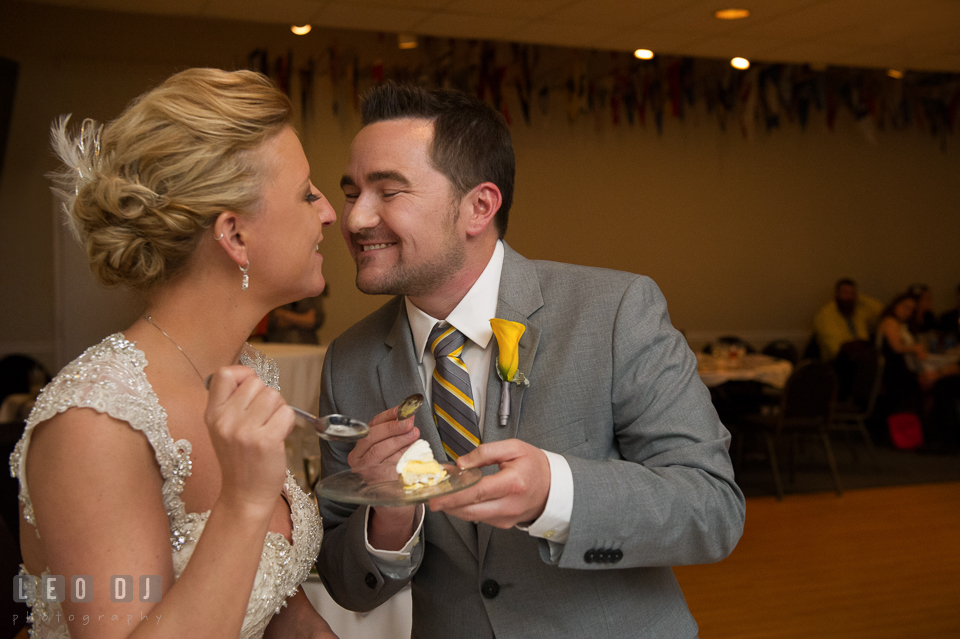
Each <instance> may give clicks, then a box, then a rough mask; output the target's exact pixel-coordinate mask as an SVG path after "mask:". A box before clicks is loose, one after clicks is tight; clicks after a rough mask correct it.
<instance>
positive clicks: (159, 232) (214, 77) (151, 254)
mask: <svg viewBox="0 0 960 639" xmlns="http://www.w3.org/2000/svg"><path fill="white" fill-rule="evenodd" d="M290 117H291V106H290V101H289V100H288V99H287V97H286V96H285V95H284V94H283V93H281V92H280V91H278V90H277V88H276V87H275V86H274V85H273V83H272V82H271V81H270V80H269V79H268V78H266V77H265V76H263V75H261V74H259V73H254V72H252V71H232V72H228V71H221V70H219V69H188V70H186V71H181V72H180V73H177V74H176V75H173V76H171V77H170V78H168V79H167V80H166V81H165V82H164V83H163V84H161V85H160V86H158V87H157V88H155V89H153V90H152V91H149V92H147V93H145V94H144V95H142V96H140V97H139V98H137V99H136V100H134V101H133V102H132V103H131V104H130V105H129V106H128V107H127V109H126V110H125V111H124V112H123V114H122V115H120V117H118V118H117V119H116V120H114V121H112V122H110V123H108V124H106V125H105V126H103V127H100V126H99V125H97V124H96V123H95V122H92V121H90V120H87V121H85V122H84V123H83V125H82V126H81V127H80V130H79V131H75V132H72V133H71V132H68V127H67V120H68V119H69V116H67V117H66V118H61V120H60V121H59V122H58V123H56V124H54V126H53V130H52V138H53V146H54V149H55V151H56V152H57V155H58V156H59V157H60V159H61V160H62V161H63V163H64V166H63V168H62V169H61V170H60V171H58V172H56V173H54V174H52V176H51V177H52V178H53V179H54V182H55V184H56V188H55V189H54V190H55V191H56V192H57V193H58V194H59V195H60V196H61V197H62V199H63V202H64V210H65V211H66V214H67V219H68V221H69V224H70V226H71V227H72V228H73V230H74V231H75V233H76V235H77V236H78V238H79V239H80V241H81V243H82V244H83V245H84V247H85V249H86V251H87V256H88V258H89V260H90V267H91V269H92V270H93V273H94V275H96V277H97V279H98V280H99V281H100V282H102V283H103V284H106V285H117V284H123V285H127V286H129V287H131V288H133V289H135V290H140V291H149V290H150V289H152V288H154V287H155V286H157V285H159V284H161V283H163V282H166V281H169V279H171V278H173V277H175V276H176V275H177V274H178V273H180V272H182V270H183V269H184V267H185V266H186V265H187V263H188V261H189V259H190V256H191V255H192V254H193V252H194V249H195V248H196V246H197V243H198V242H199V240H200V236H201V233H202V232H203V231H204V230H205V229H207V228H209V227H210V226H211V225H212V224H213V223H214V222H215V221H216V218H217V216H218V215H219V214H220V213H221V212H223V211H233V212H235V213H238V214H254V213H255V212H256V207H257V201H258V198H259V193H260V186H261V183H262V179H263V175H262V172H263V167H261V166H259V163H258V161H257V157H258V156H257V155H256V154H255V153H251V151H252V150H253V149H256V148H257V147H259V146H260V145H261V144H263V143H264V142H265V141H266V140H267V139H268V138H270V137H271V136H273V135H274V134H276V133H279V132H280V130H282V129H283V127H284V126H285V125H287V124H288V123H289V121H290Z"/></svg>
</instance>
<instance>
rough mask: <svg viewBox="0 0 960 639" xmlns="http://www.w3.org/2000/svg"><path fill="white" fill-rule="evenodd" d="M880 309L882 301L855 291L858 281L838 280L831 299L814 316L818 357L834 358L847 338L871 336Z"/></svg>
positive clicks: (868, 337)
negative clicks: (818, 349) (818, 347)
mask: <svg viewBox="0 0 960 639" xmlns="http://www.w3.org/2000/svg"><path fill="white" fill-rule="evenodd" d="M882 311H883V304H881V303H880V302H878V301H877V300H875V299H873V298H871V297H867V296H866V295H859V294H858V292H857V283H856V282H854V281H853V280H852V279H849V278H843V279H841V280H838V281H837V284H836V286H835V287H834V291H833V301H832V302H830V303H829V304H827V305H826V306H824V307H823V308H821V309H820V310H819V311H818V312H817V314H816V315H815V316H814V318H813V334H814V336H815V337H816V339H817V344H819V346H820V357H821V358H823V359H824V360H832V359H835V358H836V357H837V354H838V353H839V352H840V347H841V346H843V344H845V343H846V342H851V341H855V340H869V339H871V336H872V335H873V333H874V331H875V330H876V328H877V321H878V320H879V319H880V313H881V312H882Z"/></svg>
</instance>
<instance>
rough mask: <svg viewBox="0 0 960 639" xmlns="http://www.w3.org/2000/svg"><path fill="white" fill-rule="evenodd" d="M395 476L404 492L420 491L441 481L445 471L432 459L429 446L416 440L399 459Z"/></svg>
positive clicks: (422, 440)
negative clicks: (396, 475)
mask: <svg viewBox="0 0 960 639" xmlns="http://www.w3.org/2000/svg"><path fill="white" fill-rule="evenodd" d="M397 474H398V475H400V479H401V480H402V481H403V488H404V490H420V489H421V488H426V487H427V486H433V485H435V484H437V483H439V482H441V481H443V479H444V478H445V477H446V476H447V471H445V470H444V469H443V466H441V465H440V464H438V463H437V460H435V459H434V458H433V450H431V449H430V444H428V443H427V441H426V440H424V439H418V440H417V441H415V442H413V444H412V445H411V446H410V448H408V449H407V450H406V451H404V453H403V455H402V456H401V457H400V460H399V461H398V462H397Z"/></svg>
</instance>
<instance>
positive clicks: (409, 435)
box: [347, 406, 420, 468]
mask: <svg viewBox="0 0 960 639" xmlns="http://www.w3.org/2000/svg"><path fill="white" fill-rule="evenodd" d="M369 425H370V433H369V434H368V435H367V436H366V437H364V438H363V439H361V440H359V441H358V442H357V443H356V445H354V447H353V450H352V451H350V454H349V455H347V463H348V464H350V468H361V467H363V466H373V465H375V464H382V463H384V462H393V463H396V462H397V461H398V460H399V459H400V455H402V454H403V451H405V450H406V449H407V448H408V447H409V446H410V444H412V443H413V442H415V441H417V438H419V437H420V429H419V428H417V427H416V426H414V425H413V417H412V416H411V417H408V418H407V419H404V420H402V421H397V407H396V406H394V407H393V408H388V409H387V410H385V411H383V412H382V413H380V414H379V415H377V416H376V417H374V418H373V419H372V420H370V424H369Z"/></svg>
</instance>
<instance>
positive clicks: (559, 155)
mask: <svg viewBox="0 0 960 639" xmlns="http://www.w3.org/2000/svg"><path fill="white" fill-rule="evenodd" d="M394 43H395V40H394V37H393V36H392V35H383V34H373V33H363V32H351V31H341V30H322V29H315V30H314V32H313V33H311V34H310V35H308V36H306V37H302V38H298V37H297V36H293V35H292V34H290V32H289V31H288V30H286V29H285V28H284V27H282V26H270V25H256V24H251V23H242V22H230V21H206V20H199V19H196V20H194V19H174V18H166V17H151V16H133V15H124V14H113V13H102V12H90V11H79V10H71V9H61V8H54V7H44V6H40V5H31V4H21V3H16V2H7V1H5V0H0V56H4V57H7V58H12V59H14V60H17V61H18V62H19V63H20V65H21V67H20V81H19V86H18V91H17V96H16V102H15V104H14V116H13V117H14V121H13V126H12V129H11V135H10V141H9V147H8V150H7V161H6V168H5V170H4V174H3V175H2V177H0V299H2V300H3V301H4V304H3V308H2V309H0V353H3V352H10V351H15V350H20V351H26V352H29V353H33V354H35V355H37V356H38V357H40V358H41V359H42V360H43V361H45V362H47V363H48V365H50V366H51V367H52V368H55V367H57V366H59V365H61V364H62V363H63V362H64V361H65V360H66V359H69V358H70V357H73V356H75V355H76V354H77V352H78V349H79V348H80V346H79V345H80V344H86V343H89V342H91V341H93V340H95V339H97V337H98V336H99V335H102V334H104V333H106V332H109V331H111V330H118V329H121V328H123V326H125V325H126V323H127V322H128V321H129V318H130V317H132V316H134V315H135V314H136V312H137V310H138V306H137V302H136V300H135V299H133V298H132V297H130V296H128V295H127V294H125V293H122V292H111V293H110V294H108V297H107V298H105V299H106V300H107V302H103V303H101V302H97V303H96V304H93V305H91V304H85V303H84V300H88V299H91V298H94V297H95V298H96V299H97V300H100V299H101V298H100V297H99V293H96V294H95V292H96V291H97V288H98V287H97V286H96V285H95V284H94V283H93V282H92V278H90V276H89V275H88V274H87V273H86V272H85V269H84V268H83V267H82V255H80V254H79V253H78V252H75V251H74V249H73V248H71V247H69V246H68V241H67V240H66V239H63V240H62V241H63V242H64V243H65V245H64V246H63V247H61V248H55V247H56V246H57V244H58V243H59V242H61V239H58V238H61V236H63V235H64V234H63V233H62V232H60V231H59V230H57V229H58V225H59V224H60V223H59V221H57V220H56V215H54V214H53V213H52V212H51V210H52V205H51V198H50V194H49V191H48V183H47V181H46V180H45V178H44V177H43V175H44V173H45V172H47V171H49V170H51V169H53V168H54V166H55V165H54V161H53V159H52V157H51V155H50V152H49V151H48V146H47V136H48V133H47V131H48V127H49V124H50V122H51V121H52V120H53V119H54V118H55V117H56V116H57V115H59V114H61V113H70V112H72V113H75V114H76V115H75V118H82V117H94V118H97V119H100V120H109V119H110V118H111V117H113V116H115V115H117V114H118V113H119V112H120V111H121V110H122V108H123V107H124V105H125V104H126V103H127V102H128V101H129V100H130V99H131V98H133V97H134V96H136V95H138V94H139V93H141V92H142V91H144V90H145V89H147V88H149V87H151V86H153V85H155V84H157V83H158V82H159V81H161V80H162V79H163V78H164V77H166V76H167V75H169V74H170V73H173V72H174V71H176V70H177V69H180V68H183V67H187V66H198V65H204V66H220V67H224V68H238V67H243V66H245V65H246V59H247V54H248V52H250V51H252V50H253V49H256V48H267V49H268V50H269V51H271V53H272V54H276V53H279V52H281V51H287V50H291V51H292V52H293V58H294V67H295V68H296V67H298V66H299V65H300V64H301V63H302V62H303V61H304V60H305V59H307V58H308V57H310V56H316V57H318V58H321V59H322V58H325V56H326V52H327V50H328V48H329V47H330V46H337V47H338V48H339V49H340V50H341V51H344V52H350V51H356V52H358V55H359V58H360V63H361V65H364V64H369V63H370V61H372V60H375V59H381V60H385V61H387V62H388V63H390V62H392V61H400V62H404V61H406V62H409V63H411V64H413V63H415V61H416V60H417V57H416V56H417V55H419V54H418V53H416V52H413V53H411V52H400V51H398V50H397V49H396V47H395V44H394ZM557 64H560V63H559V62H558V63H557ZM325 66H326V63H325V62H320V64H319V67H318V68H319V69H320V70H324V69H325ZM344 84H345V83H341V85H340V86H339V95H340V102H341V108H340V110H339V113H338V114H337V115H334V114H333V113H332V109H331V107H330V104H331V97H332V95H333V89H332V87H331V83H330V81H329V76H328V75H320V76H318V77H317V80H316V94H315V107H314V109H313V110H312V114H313V115H312V117H310V118H308V119H307V120H306V123H305V125H304V124H301V127H300V128H301V136H302V138H303V140H304V146H305V149H306V152H307V157H308V159H309V160H310V162H311V166H312V169H313V178H314V182H315V183H316V184H317V186H318V187H319V188H320V189H321V190H322V191H323V192H324V193H325V194H326V195H327V196H328V197H329V198H330V200H331V201H332V202H333V203H334V205H335V206H336V207H337V208H338V209H339V207H340V206H341V205H342V201H343V198H342V195H341V193H340V190H339V187H338V186H337V184H338V182H339V178H340V175H341V171H342V168H343V166H344V165H345V163H346V158H347V153H348V149H349V143H350V140H351V139H352V137H353V135H354V134H355V132H356V131H357V130H358V128H359V121H358V118H357V116H356V114H355V113H354V111H353V109H352V104H351V100H350V96H349V95H347V91H346V88H345V86H344ZM294 102H297V99H296V98H295V99H294ZM512 109H513V113H514V115H515V120H518V121H519V120H520V119H519V118H518V117H516V116H517V115H518V114H519V107H518V106H517V105H516V104H515V103H513V105H512ZM534 113H535V117H534V118H533V122H532V124H531V125H526V124H524V123H522V121H519V122H517V123H515V124H514V125H513V128H512V130H513V135H514V143H515V148H516V153H517V184H518V188H517V192H516V197H515V202H514V209H513V214H512V216H511V224H510V230H509V233H508V235H507V239H508V241H509V242H510V244H511V245H512V246H513V247H514V248H516V249H518V250H520V251H521V252H522V253H524V254H526V255H527V256H529V257H535V258H542V259H552V260H563V261H570V262H578V263H582V264H591V265H596V266H603V267H609V268H616V269H623V270H629V271H634V272H639V273H644V274H647V275H650V276H652V277H653V278H654V279H655V280H657V282H658V283H659V284H660V286H661V288H662V289H663V291H664V293H665V294H666V296H667V299H668V301H669V304H670V312H671V316H672V318H673V320H674V323H675V324H676V325H677V326H678V327H679V328H682V329H684V330H685V331H686V332H687V335H688V337H689V338H690V339H691V342H693V343H694V344H695V345H698V344H699V342H702V341H705V340H708V339H709V338H710V337H711V336H714V335H717V334H723V333H739V334H742V335H745V336H747V337H748V338H751V339H753V340H755V341H757V342H758V345H759V344H762V342H763V341H766V340H767V339H770V338H773V337H779V336H784V337H788V338H793V339H797V340H802V339H803V337H804V336H805V335H806V334H807V332H808V331H809V325H810V318H811V316H812V314H813V313H814V312H815V311H816V309H817V308H818V307H819V306H820V305H821V304H822V303H823V302H824V301H825V300H826V299H828V298H829V296H830V295H831V291H832V284H833V282H834V281H835V280H836V278H837V277H839V276H843V275H845V276H851V277H854V278H856V279H857V280H859V281H860V283H861V289H862V290H863V291H865V292H867V293H869V294H871V295H873V296H875V297H878V298H880V299H888V298H890V297H892V296H893V295H894V294H895V293H896V292H898V291H899V290H901V289H902V288H904V287H905V286H906V285H908V284H910V283H912V282H914V281H922V282H926V283H928V284H930V285H931V286H932V288H933V292H934V299H935V303H936V305H937V310H945V309H946V308H947V307H948V306H949V305H950V304H951V303H952V301H953V299H954V295H953V290H954V287H955V286H956V284H957V282H958V281H960V251H958V240H960V189H958V188H957V185H958V184H960V179H958V177H960V148H958V147H960V136H958V135H957V134H956V133H955V134H953V135H951V136H949V137H948V138H947V143H946V147H945V148H941V145H940V143H939V142H938V141H936V140H934V139H932V138H930V137H929V136H927V135H924V134H922V133H920V132H918V131H917V130H916V129H911V130H907V131H900V132H880V133H878V134H877V136H876V144H870V143H869V142H867V141H866V140H865V137H864V136H863V135H862V134H861V131H860V130H859V129H858V128H857V126H856V124H855V123H854V122H852V119H851V118H850V117H849V116H848V115H846V113H845V112H841V116H840V118H839V119H838V122H837V125H836V127H835V130H834V131H828V130H827V129H826V127H825V125H824V124H823V116H822V114H818V113H814V115H813V116H812V118H811V123H810V126H809V127H808V129H807V130H806V131H805V132H801V131H800V130H799V129H798V128H797V127H796V126H794V125H788V126H786V127H785V128H782V129H779V130H775V131H774V132H772V133H771V134H769V135H768V134H766V133H764V132H763V131H762V130H759V131H758V132H757V134H756V135H755V136H754V138H753V139H752V140H746V139H744V138H743V136H741V135H740V133H739V132H738V131H736V130H735V129H734V128H732V127H731V128H730V130H728V131H726V132H723V131H721V130H720V128H719V127H718V126H717V123H716V121H715V119H714V118H713V117H712V116H709V115H708V114H706V113H704V112H703V111H702V110H695V111H693V112H691V113H689V114H688V116H687V118H686V119H685V121H684V122H679V121H677V120H675V119H671V118H668V119H667V121H666V124H665V127H664V131H663V133H662V135H660V134H658V133H657V131H656V129H655V128H654V127H653V126H652V124H651V123H649V122H648V123H647V126H646V127H641V126H639V125H636V126H634V127H629V126H627V125H625V124H621V125H620V126H619V127H613V126H612V125H611V124H610V123H609V120H608V119H607V120H604V121H603V122H600V121H598V120H596V119H595V118H593V117H589V116H588V117H581V118H580V119H578V120H577V121H576V122H574V123H572V124H571V123H569V122H568V121H567V119H566V116H565V115H564V106H563V98H562V96H560V95H559V93H557V92H554V94H553V95H552V97H551V103H550V111H549V115H547V116H543V115H541V114H539V112H538V111H536V110H535V111H534ZM322 250H323V252H324V256H325V262H324V269H325V275H326V277H327V281H328V282H329V285H330V296H329V297H328V298H327V325H326V326H325V327H324V329H323V331H322V336H323V338H324V340H325V341H328V340H329V339H331V338H333V337H335V336H336V335H337V334H339V333H340V332H341V331H342V330H344V329H345V328H346V327H348V326H349V325H351V324H352V323H353V322H355V321H356V320H357V319H359V318H360V317H362V316H363V315H365V314H366V313H368V312H370V311H371V310H372V309H374V308H376V307H377V306H378V305H379V304H381V303H382V302H383V299H382V298H376V297H367V296H364V295H362V294H360V293H358V292H357V291H356V290H355V288H354V285H353V277H354V268H353V264H352V262H351V261H350V259H349V256H348V254H347V252H346V249H345V247H344V246H343V241H342V239H341V238H340V236H339V233H338V232H337V230H335V228H331V229H330V230H329V232H328V233H327V236H326V239H325V241H324V243H323V245H322ZM57 287H59V290H60V294H59V295H57V294H56V289H57ZM91 307H92V308H91ZM58 318H60V319H58ZM58 327H59V328H58ZM58 344H59V350H58Z"/></svg>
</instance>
